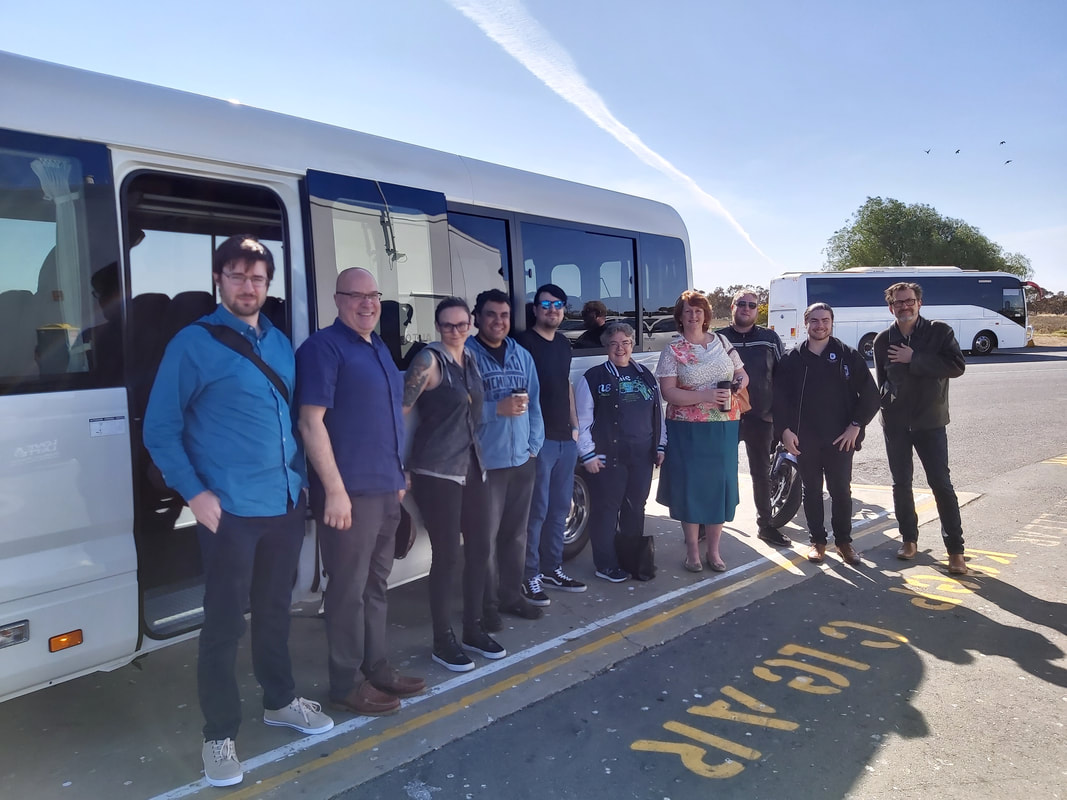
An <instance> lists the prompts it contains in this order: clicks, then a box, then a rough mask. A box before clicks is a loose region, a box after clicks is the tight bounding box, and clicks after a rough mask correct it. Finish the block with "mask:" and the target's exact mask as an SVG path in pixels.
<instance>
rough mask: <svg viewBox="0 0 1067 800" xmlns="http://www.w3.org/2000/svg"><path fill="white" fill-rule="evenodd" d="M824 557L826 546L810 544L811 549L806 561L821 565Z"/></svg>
mask: <svg viewBox="0 0 1067 800" xmlns="http://www.w3.org/2000/svg"><path fill="white" fill-rule="evenodd" d="M825 555H826V545H824V544H815V543H812V545H811V549H810V550H809V551H808V561H810V562H811V563H812V564H821V563H822V560H823V556H825Z"/></svg>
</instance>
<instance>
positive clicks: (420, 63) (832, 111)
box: [0, 0, 1067, 291]
mask: <svg viewBox="0 0 1067 800" xmlns="http://www.w3.org/2000/svg"><path fill="white" fill-rule="evenodd" d="M13 6H14V7H10V8H6V9H5V11H4V25H3V26H2V28H0V49H3V50H8V51H11V52H16V53H23V54H26V55H30V56H34V57H36V58H43V59H46V60H50V61H57V62H60V63H65V64H71V65H73V66H77V67H83V68H86V69H92V70H96V71H99V72H106V73H110V74H115V75H121V76H124V77H129V78H134V79H137V80H141V81H146V82H149V83H157V84H161V85H164V86H171V87H175V88H179V89H184V90H188V91H193V92H198V93H201V94H208V95H212V96H216V97H223V98H236V99H239V100H241V101H242V102H244V103H246V104H249V105H255V106H261V107H264V108H270V109H273V110H277V111H283V112H285V113H289V114H294V115H297V116H302V117H308V118H311V119H316V120H321V121H324V122H329V123H333V124H337V125H342V126H344V127H349V128H354V129H357V130H362V131H366V132H369V133H375V134H379V135H382V136H388V137H391V138H395V139H400V140H403V141H407V142H413V143H416V144H421V145H426V146H429V147H435V148H438V149H441V150H447V151H451V152H457V153H462V154H464V155H468V156H473V157H476V158H482V159H486V160H489V161H496V162H499V163H503V164H508V165H510V166H515V167H520V168H523V169H528V170H533V171H536V172H544V173H548V174H551V175H556V176H559V177H563V178H567V179H570V180H576V181H580V182H583V183H590V184H594V185H598V186H605V187H609V188H613V189H618V190H621V191H626V192H630V193H633V194H639V195H643V196H646V197H651V198H654V199H657V200H662V201H664V202H667V203H669V204H671V205H673V206H674V207H675V208H677V209H678V210H679V211H680V212H681V214H682V216H683V218H684V219H685V221H686V224H687V226H688V228H689V233H690V239H691V241H692V248H693V263H694V272H695V282H696V285H697V287H698V288H703V289H710V288H713V287H715V286H726V285H729V284H734V283H753V284H759V285H763V286H766V285H767V282H768V281H769V279H770V278H771V277H772V276H774V275H776V274H778V273H780V272H783V271H786V270H795V269H819V268H821V267H822V265H823V263H824V260H825V258H824V255H823V253H822V250H823V248H824V247H825V246H826V242H827V240H828V239H829V238H830V236H831V235H832V234H833V233H834V231H836V230H837V229H838V228H840V227H841V226H843V225H844V224H845V223H846V222H847V221H848V220H849V218H850V217H851V215H852V213H853V212H854V211H855V210H856V209H857V208H858V207H859V206H860V205H861V204H862V203H863V202H864V201H865V200H866V198H867V197H868V196H879V195H880V196H882V197H893V198H896V199H898V200H901V201H903V202H906V203H926V204H929V205H932V206H934V207H935V208H936V209H937V210H938V211H939V212H940V213H941V214H943V215H945V216H951V217H956V218H960V219H963V220H965V221H966V222H968V223H970V224H972V225H975V226H976V227H978V228H979V229H980V230H981V231H982V232H983V233H985V234H986V235H987V236H988V237H989V238H991V239H992V240H993V241H995V242H997V243H999V244H1000V245H1002V246H1003V247H1004V249H1005V250H1008V251H1012V252H1021V253H1023V254H1024V255H1026V256H1028V257H1029V258H1030V259H1031V262H1032V264H1033V267H1034V279H1035V280H1036V281H1037V282H1038V283H1039V284H1041V285H1042V286H1045V287H1046V288H1048V289H1051V290H1054V291H1067V102H1065V98H1067V47H1065V46H1064V43H1063V36H1064V31H1065V30H1067V3H1063V2H1061V1H1060V0H1021V1H1020V2H1015V3H1008V2H988V1H986V0H941V1H939V0H926V1H925V2H914V1H913V0H894V2H891V3H869V2H852V1H848V2H846V1H845V0H841V1H840V2H825V1H822V2H820V1H818V0H816V1H815V2H804V3H798V2H785V1H782V2H779V1H778V0H773V1H772V0H752V1H751V2H746V3H737V2H730V3H726V2H718V1H717V0H661V2H658V3H651V2H647V0H646V1H645V2H636V1H635V0H612V2H607V1H606V0H584V1H583V0H577V1H576V0H526V2H525V3H522V4H520V3H518V2H516V0H390V2H388V3H383V2H378V1H375V2H371V1H370V0H354V1H353V0H347V2H339V1H338V0H320V2H316V3H309V4H307V8H306V9H300V10H296V8H297V6H296V4H293V3H291V2H278V0H260V1H259V2H254V3H253V2H247V1H246V0H230V1H227V0H222V2H219V0H216V1H215V2H210V3H209V2H203V0H192V1H191V2H181V3H174V2H166V1H165V0H162V1H161V2H159V3H156V4H146V3H142V2H138V3H133V2H125V1H123V0H118V1H114V2H108V0H104V2H101V3H96V4H86V3H83V2H70V0H57V1H56V2H53V3H50V4H48V6H47V14H46V15H42V13H41V9H42V7H41V6H38V5H35V4H33V3H17V4H13ZM491 35H492V36H496V38H497V40H500V41H504V42H505V43H506V44H508V46H509V48H510V52H509V51H506V50H505V49H504V47H502V46H501V45H500V44H498V42H497V41H496V40H494V39H493V38H491ZM521 62H526V63H529V64H530V65H531V66H533V67H534V68H535V69H538V70H540V72H539V74H538V75H535V74H534V73H532V72H531V71H530V69H528V68H527V66H524V64H523V63H521ZM546 71H547V72H546ZM546 75H547V77H546ZM13 79H17V78H16V76H10V75H3V76H0V80H13ZM548 84H551V85H552V87H553V88H550V86H549V85H548ZM561 93H562V94H563V95H566V96H567V97H570V98H571V100H572V102H568V100H566V99H564V97H563V96H561ZM576 104H577V105H576ZM594 120H596V121H594ZM0 124H2V121H0ZM620 139H623V140H626V141H628V142H629V143H630V147H627V146H624V144H623V143H622V142H620ZM1002 140H1004V141H1006V144H1004V145H1001V144H999V142H1000V141H1002ZM928 148H929V149H930V150H931V152H930V153H929V154H926V153H925V152H924V150H926V149H928ZM957 149H959V150H960V153H959V154H958V155H957V154H956V153H955V152H954V151H955V150H957ZM1007 159H1011V160H1012V163H1011V164H1005V163H1004V161H1006V160H1007ZM665 165H666V166H665ZM701 193H703V194H701ZM716 201H717V204H718V205H719V206H720V207H721V208H718V209H717V206H716ZM746 236H747V238H746ZM761 253H762V254H763V255H761Z"/></svg>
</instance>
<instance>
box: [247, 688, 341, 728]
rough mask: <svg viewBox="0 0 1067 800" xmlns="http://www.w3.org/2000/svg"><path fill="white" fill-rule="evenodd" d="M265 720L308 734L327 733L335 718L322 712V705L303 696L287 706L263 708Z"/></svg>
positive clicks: (268, 722)
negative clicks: (272, 709) (273, 708)
mask: <svg viewBox="0 0 1067 800" xmlns="http://www.w3.org/2000/svg"><path fill="white" fill-rule="evenodd" d="M263 721H264V722H265V723H267V724H268V725H277V726H279V727H285V728H295V729H296V730H298V731H300V732H301V733H307V734H314V733H326V731H328V730H330V728H332V727H333V720H332V719H330V718H329V717H328V716H326V715H325V714H323V713H322V706H320V705H319V704H318V703H313V702H312V701H310V700H305V699H304V698H303V697H297V698H295V699H294V700H293V702H291V703H290V704H289V705H287V706H286V707H285V708H279V709H276V710H274V711H271V710H270V709H267V708H265V709H263Z"/></svg>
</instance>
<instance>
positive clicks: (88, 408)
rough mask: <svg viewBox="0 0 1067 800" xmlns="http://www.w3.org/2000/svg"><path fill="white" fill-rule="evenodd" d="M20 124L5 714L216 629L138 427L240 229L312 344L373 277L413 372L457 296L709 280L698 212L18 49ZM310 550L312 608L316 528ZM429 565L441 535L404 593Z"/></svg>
mask: <svg viewBox="0 0 1067 800" xmlns="http://www.w3.org/2000/svg"><path fill="white" fill-rule="evenodd" d="M0 108H2V109H3V116H2V118H0V125H2V126H3V127H2V128H0V330H2V334H0V341H2V342H3V347H2V348H0V447H2V451H0V453H2V455H0V700H3V699H7V698H11V697H14V696H17V695H19V694H23V693H25V692H28V691H32V690H34V689H36V688H40V687H43V686H47V685H49V684H52V683H55V682H58V681H63V680H67V679H69V678H73V677H75V676H77V675H80V674H85V673H88V672H91V671H94V670H99V669H113V668H115V667H118V666H121V665H122V664H125V663H127V662H129V661H130V660H131V659H132V658H133V657H134V656H135V655H138V654H140V653H144V652H147V651H150V650H153V649H157V648H159V647H161V646H163V645H165V644H167V643H170V642H173V641H177V640H179V639H182V638H188V637H189V636H193V635H195V633H196V631H197V628H198V626H199V624H200V619H201V600H202V595H203V587H202V581H201V565H200V556H199V552H198V547H197V544H196V536H195V532H194V520H193V517H192V515H191V514H190V513H189V510H188V508H187V507H186V506H185V504H184V502H183V500H182V498H180V497H177V496H175V495H174V493H173V492H170V491H169V490H166V489H162V488H159V486H158V483H159V481H156V482H155V483H153V481H152V480H150V479H149V477H148V466H149V461H148V458H147V456H146V452H145V449H144V446H143V444H142V441H141V426H142V421H143V415H144V409H145V404H146V402H147V397H148V392H149V389H150V387H151V385H152V380H153V377H154V374H155V370H156V367H157V365H158V363H159V360H160V357H161V355H162V353H163V349H164V347H165V346H166V344H167V342H168V341H169V339H170V338H171V337H172V336H173V335H174V334H175V332H176V331H178V330H179V329H180V328H181V327H182V326H184V325H186V324H188V323H189V322H191V321H192V320H195V319H196V318H198V317H200V316H201V315H203V314H205V313H207V312H209V311H210V310H212V309H213V308H214V306H215V303H216V297H215V296H214V294H213V286H212V281H211V267H210V264H211V253H212V251H213V249H214V247H215V246H216V244H217V243H219V242H221V241H222V240H224V239H226V238H227V237H228V236H230V235H232V234H236V233H251V234H254V235H255V236H257V237H259V239H260V240H262V241H263V242H264V243H266V244H267V245H268V246H269V247H270V248H271V250H272V252H273V253H274V256H275V261H276V263H277V264H278V275H277V277H276V279H275V281H274V283H273V284H272V286H271V292H270V295H271V296H270V297H269V298H268V300H267V305H266V306H264V312H265V313H266V314H267V315H268V317H269V318H270V319H271V321H272V322H273V323H274V324H275V325H277V326H279V327H280V328H282V329H283V330H285V331H286V332H288V333H289V334H290V336H291V337H292V339H293V342H294V344H296V345H299V344H300V343H301V342H302V341H303V340H304V339H305V338H307V336H308V334H309V333H310V332H312V331H314V330H316V329H318V328H320V327H323V326H327V325H330V324H331V323H332V322H333V319H334V316H335V307H334V304H333V291H334V280H335V277H336V275H337V273H338V272H339V271H340V270H341V269H343V268H346V267H350V266H363V267H366V268H368V269H370V270H371V271H372V272H374V273H375V275H376V276H377V279H378V284H379V286H380V287H381V290H382V292H384V295H385V296H384V298H383V301H382V319H381V324H380V333H381V335H382V338H383V339H384V340H385V341H386V343H387V344H388V345H389V347H390V348H391V350H392V353H393V356H394V358H395V359H396V360H397V363H398V364H403V363H404V361H405V357H406V356H407V354H408V352H409V350H411V348H412V347H413V346H415V345H416V344H418V343H420V342H426V341H429V340H431V339H432V338H433V337H434V335H435V334H434V325H433V310H434V306H435V304H436V303H437V302H438V300H439V299H441V298H442V297H445V296H447V295H453V294H455V295H461V296H464V297H466V298H467V299H468V301H471V303H472V305H473V300H474V297H475V295H476V294H477V293H478V292H479V291H481V290H483V289H487V288H491V287H496V288H500V289H503V290H505V291H507V292H508V293H509V295H510V297H511V298H512V301H513V303H514V306H515V308H516V309H520V310H521V309H523V308H524V306H525V303H526V302H527V301H528V300H532V293H533V291H534V289H535V288H536V287H537V286H538V285H540V284H543V283H548V282H552V283H556V284H558V285H559V286H561V287H563V288H564V289H565V290H566V291H567V292H568V294H569V296H570V305H569V306H568V309H567V311H568V317H571V318H577V317H580V311H581V306H582V304H583V302H585V301H586V300H591V299H597V300H601V301H603V302H604V303H605V304H606V305H607V307H608V309H609V312H610V313H611V314H612V315H613V316H622V317H631V318H633V319H636V320H643V319H645V318H647V317H649V316H657V317H658V316H660V315H662V314H663V313H665V309H668V308H670V307H671V306H673V303H674V301H675V299H676V298H677V297H678V294H679V293H680V292H681V291H683V290H684V289H686V288H687V287H688V286H690V284H691V282H690V277H691V275H692V268H691V260H690V256H689V240H688V236H687V234H686V230H685V227H684V225H683V223H682V220H681V218H680V217H679V216H678V214H677V212H675V211H674V210H673V209H672V208H670V207H668V206H666V205H663V204H661V203H656V202H653V201H651V200H644V199H640V198H636V197H630V196H627V195H623V194H619V193H617V192H611V191H605V190H602V189H594V188H591V187H589V186H583V185H579V184H576V183H570V182H567V181H563V180H557V179H554V178H550V177H546V176H544V175H534V174H531V173H528V172H522V171H520V170H516V169H509V168H507V167H502V166H497V165H494V164H488V163H485V162H482V161H476V160H473V159H470V158H465V157H462V156H458V155H452V154H448V153H441V152H437V151H434V150H429V149H426V148H422V147H415V146H412V145H408V144H402V143H400V142H395V141H389V140H387V139H382V138H378V137H375V136H370V135H367V134H362V133H356V132H352V131H347V130H342V129H340V128H336V127H332V126H329V125H323V124H318V123H313V122H308V121H304V120H299V119H295V118H293V117H289V116H284V115H281V114H275V113H270V112H266V111H262V110H259V109H255V108H248V107H245V106H242V105H240V104H235V103H231V102H225V101H221V100H215V99H209V98H206V97H200V96H196V95H192V94H187V93H183V92H178V91H172V90H168V89H162V88H158V87H153V86H148V85H145V84H141V83H136V82H133V81H128V80H121V79H117V78H113V77H107V76H103V75H98V74H93V73H89V72H84V71H80V70H76V69H70V68H67V67H62V66H57V65H54V64H49V63H44V62H40V61H35V60H31V59H27V58H22V57H19V56H15V55H11V54H4V53H0ZM524 318H525V314H524V313H516V314H514V315H513V319H514V320H516V325H517V328H518V329H521V328H522V326H523V321H524ZM635 327H636V329H637V337H638V349H639V350H640V349H647V347H648V344H647V342H645V341H644V340H643V330H642V326H641V325H636V326H635ZM597 352H599V353H600V355H599V358H603V355H602V353H603V350H600V351H593V353H597ZM575 361H576V365H577V367H578V368H582V366H583V364H584V365H585V366H589V365H591V364H592V363H593V361H594V357H593V356H589V357H588V358H586V357H579V358H576V359H575ZM409 510H410V509H409ZM581 511H582V509H581V508H578V509H576V513H575V515H574V517H573V518H572V527H571V530H570V535H571V539H572V540H576V541H572V549H573V546H574V545H575V544H576V545H579V546H580V545H581V544H582V543H583V540H582V537H581V533H582V532H581V530H580V527H581V524H582V519H583V516H582V513H581ZM415 524H418V520H416V521H415ZM305 545H306V546H305V548H304V555H303V557H302V562H301V569H300V577H299V586H298V587H297V595H296V596H297V597H298V598H302V597H307V596H309V593H311V592H313V591H314V590H315V588H316V585H317V584H316V580H317V569H316V567H315V564H316V560H315V551H316V547H315V534H314V526H313V524H310V523H309V526H308V534H307V536H306V538H305ZM428 565H429V545H428V542H427V537H425V536H420V537H419V539H418V542H417V544H416V546H415V549H414V550H413V551H412V552H411V554H410V555H409V556H408V557H407V558H406V559H404V560H403V561H398V562H397V563H396V568H395V569H394V570H393V575H392V582H393V584H394V585H395V584H399V583H403V582H406V581H410V580H413V579H415V578H417V577H420V576H422V575H424V574H425V573H426V571H427V569H428Z"/></svg>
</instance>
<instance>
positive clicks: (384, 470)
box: [296, 319, 404, 495]
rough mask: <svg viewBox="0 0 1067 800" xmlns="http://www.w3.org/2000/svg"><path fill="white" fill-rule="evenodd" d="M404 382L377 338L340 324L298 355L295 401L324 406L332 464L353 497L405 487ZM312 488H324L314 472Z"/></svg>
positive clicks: (314, 337)
mask: <svg viewBox="0 0 1067 800" xmlns="http://www.w3.org/2000/svg"><path fill="white" fill-rule="evenodd" d="M403 393H404V379H403V376H402V375H401V373H400V370H399V369H397V366H396V364H395V363H393V358H392V356H391V355H390V354H389V348H388V347H386V345H385V342H383V341H382V340H381V338H380V337H379V336H378V334H376V333H372V334H371V340H370V341H369V342H368V341H367V340H366V339H364V338H363V337H362V336H360V335H359V334H358V333H356V332H355V331H354V330H352V329H351V328H349V327H348V326H347V325H345V324H344V323H343V322H341V320H340V319H337V320H334V323H333V325H331V326H330V327H329V328H323V329H322V330H320V331H317V332H315V333H313V334H312V335H311V336H310V337H309V338H308V339H307V341H305V342H304V343H303V344H302V345H300V349H299V350H297V352H296V402H297V404H298V405H305V406H323V407H324V408H325V409H326V415H325V417H324V421H325V423H326V430H327V431H329V433H330V443H331V445H332V446H333V455H334V460H335V461H336V462H337V469H338V471H339V472H340V473H341V479H342V480H343V481H344V482H345V489H347V490H348V492H349V493H350V494H356V495H367V494H386V493H388V492H395V491H398V490H400V489H403V488H404V471H403V450H404V416H403V412H402V411H401V406H400V401H401V398H402V397H403ZM310 477H311V485H312V486H311V488H312V491H313V492H317V491H321V489H322V484H321V482H320V481H319V478H318V476H317V475H315V471H314V470H311V476H310Z"/></svg>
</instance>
